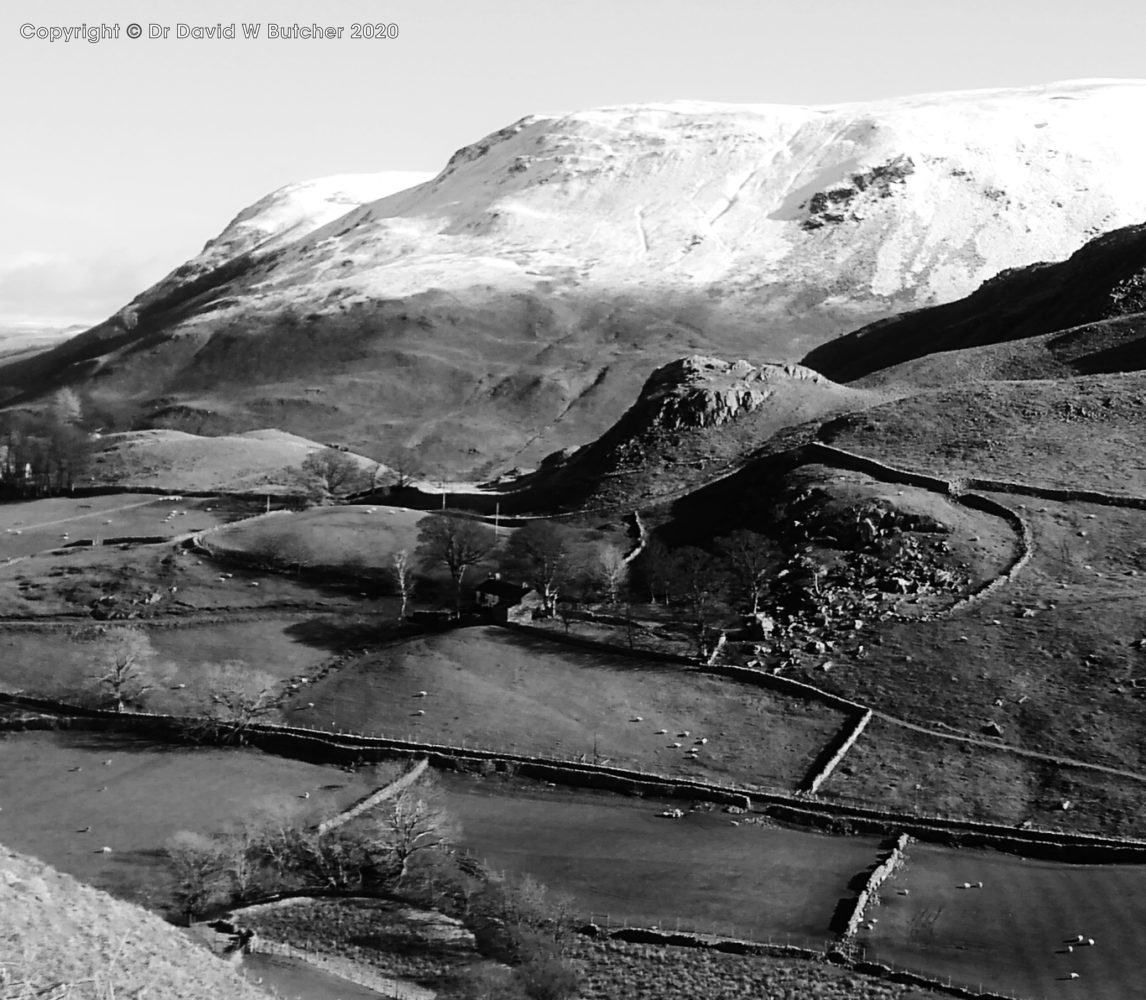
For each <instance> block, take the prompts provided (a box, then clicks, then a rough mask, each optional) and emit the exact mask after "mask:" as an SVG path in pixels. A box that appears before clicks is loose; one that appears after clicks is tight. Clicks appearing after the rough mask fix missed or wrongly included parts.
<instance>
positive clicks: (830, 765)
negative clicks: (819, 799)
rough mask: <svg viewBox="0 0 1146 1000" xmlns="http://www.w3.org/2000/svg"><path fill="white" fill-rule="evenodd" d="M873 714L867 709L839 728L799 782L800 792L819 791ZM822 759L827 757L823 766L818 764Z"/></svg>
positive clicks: (811, 792) (814, 792) (865, 727)
mask: <svg viewBox="0 0 1146 1000" xmlns="http://www.w3.org/2000/svg"><path fill="white" fill-rule="evenodd" d="M874 714H875V713H873V712H872V710H871V709H870V708H869V709H868V710H867V711H866V712H863V713H862V714H860V715H859V716H858V717H857V718H854V719H851V720H849V721H848V722H846V723H845V724H844V725H843V726H841V727H840V731H839V732H838V733H837V734H836V736H835V737H834V738H833V739H832V741H831V742H830V743H829V744H828V745H827V746H826V747H825V748H824V750H823V751H822V752H821V754H820V756H819V757H818V758H817V760H816V764H815V765H813V769H812V770H811V771H809V772H808V774H807V775H806V776H805V778H804V780H803V781H802V782H800V790H801V791H805V792H808V793H810V794H812V795H815V794H816V792H818V791H819V790H820V786H821V785H822V784H823V783H824V782H825V781H827V780H828V778H829V777H831V774H832V772H833V771H834V770H835V769H836V767H837V766H838V765H839V763H840V761H841V760H843V759H844V756H845V755H846V754H847V752H848V751H849V750H850V749H851V748H852V747H853V746H854V745H855V742H856V740H858V739H859V738H860V735H861V734H862V733H863V731H864V730H865V729H867V724H868V723H869V722H871V720H872V716H873V715H874ZM824 757H827V759H826V760H824V762H823V764H820V763H819V762H820V760H821V759H823V758H824ZM817 765H818V766H817Z"/></svg>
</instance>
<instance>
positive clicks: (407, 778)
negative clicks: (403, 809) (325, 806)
mask: <svg viewBox="0 0 1146 1000" xmlns="http://www.w3.org/2000/svg"><path fill="white" fill-rule="evenodd" d="M429 766H430V762H429V761H428V760H426V759H425V758H424V757H423V758H422V759H421V760H420V761H418V762H417V763H416V764H415V765H414V766H413V767H412V768H410V770H409V771H407V772H406V773H405V774H403V775H402V776H401V777H400V778H397V779H395V780H394V781H391V782H390V784H388V785H386V786H385V787H384V788H379V789H378V791H376V792H373V793H371V794H370V795H367V796H366V798H364V799H363V800H362V801H361V802H356V803H355V804H354V805H352V806H351V807H350V808H349V809H346V810H343V811H342V812H340V813H339V814H338V815H337V816H331V817H330V819H325V820H323V821H322V822H321V823H319V824H318V832H319V833H326V831H327V830H336V829H338V827H340V826H345V825H346V824H347V823H349V822H350V821H351V820H352V819H355V818H357V817H358V816H361V815H362V814H363V813H364V812H369V811H370V810H371V809H373V808H374V807H375V806H377V805H381V804H382V803H383V802H386V801H387V800H389V799H392V798H394V797H395V796H396V795H400V794H401V793H402V792H404V791H405V790H406V789H407V788H409V787H410V786H411V785H412V784H414V782H415V781H417V780H418V779H419V778H420V777H422V775H423V774H425V773H426V768H427V767H429Z"/></svg>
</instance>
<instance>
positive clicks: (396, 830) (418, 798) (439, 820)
mask: <svg viewBox="0 0 1146 1000" xmlns="http://www.w3.org/2000/svg"><path fill="white" fill-rule="evenodd" d="M374 830H375V832H376V834H377V836H378V840H379V843H380V844H381V846H382V853H383V856H384V858H385V860H386V862H387V867H388V869H389V871H390V877H391V879H392V881H393V885H394V886H395V887H396V888H397V887H400V886H401V885H402V882H403V881H404V880H405V879H406V877H407V875H408V874H409V872H410V865H411V864H412V863H413V861H414V860H415V859H416V858H418V857H419V856H421V855H422V854H423V853H424V852H427V851H439V850H442V849H443V848H445V847H446V846H447V845H448V843H449V842H450V840H451V839H453V838H455V837H456V835H457V832H456V829H455V828H454V824H453V823H452V821H451V820H450V817H449V814H448V813H447V812H446V810H445V809H444V808H443V807H442V806H441V805H440V804H438V802H437V801H436V800H435V798H434V796H433V793H432V789H431V791H430V792H427V791H426V790H425V789H422V790H420V791H419V790H416V789H407V790H406V791H404V792H402V793H401V794H400V795H398V796H397V797H396V798H394V799H392V800H391V801H390V802H389V803H387V805H386V809H385V812H384V813H382V815H380V816H379V817H378V818H377V819H375V821H374Z"/></svg>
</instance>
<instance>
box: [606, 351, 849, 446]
mask: <svg viewBox="0 0 1146 1000" xmlns="http://www.w3.org/2000/svg"><path fill="white" fill-rule="evenodd" d="M791 381H796V382H810V383H815V384H824V383H826V382H827V381H828V380H827V379H825V378H824V377H823V376H822V375H820V374H819V373H818V372H814V371H812V370H811V369H810V368H805V367H804V366H803V365H797V364H791V363H788V364H769V363H765V364H760V365H753V364H752V363H751V362H748V361H723V360H721V359H720V358H712V357H705V356H702V355H697V354H694V355H692V356H691V357H687V358H680V359H678V360H676V361H671V362H669V363H668V364H667V365H663V366H662V367H660V368H658V369H657V370H656V371H655V372H653V373H652V375H650V376H649V379H648V381H647V382H646V383H645V386H644V388H643V389H642V390H641V394H640V396H639V397H638V398H637V402H636V403H635V404H634V406H633V409H632V410H630V413H629V414H628V415H626V416H629V415H632V416H633V417H635V420H636V421H639V422H640V423H643V424H644V425H645V426H646V427H647V428H655V429H657V430H660V431H674V430H681V429H684V428H697V427H717V426H719V425H721V424H726V423H728V422H729V421H731V420H735V419H736V418H737V417H739V416H742V415H743V414H745V413H751V412H752V411H753V410H757V409H759V408H760V407H762V406H763V405H764V404H765V403H767V402H768V400H769V399H770V398H771V397H772V396H773V395H774V394H775V391H776V387H777V386H779V385H781V384H783V383H786V382H791Z"/></svg>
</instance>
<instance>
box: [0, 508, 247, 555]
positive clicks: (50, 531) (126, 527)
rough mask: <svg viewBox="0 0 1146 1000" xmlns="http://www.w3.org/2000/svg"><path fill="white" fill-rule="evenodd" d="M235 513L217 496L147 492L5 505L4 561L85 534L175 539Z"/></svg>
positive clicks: (1, 527)
mask: <svg viewBox="0 0 1146 1000" xmlns="http://www.w3.org/2000/svg"><path fill="white" fill-rule="evenodd" d="M235 516H236V514H235V513H234V512H232V511H231V509H230V508H229V507H227V506H226V505H225V504H224V503H221V502H220V501H218V500H215V499H213V498H207V499H202V498H191V497H189V498H187V499H186V500H178V501H171V500H160V499H159V497H157V496H155V495H153V494H142V493H117V494H112V495H108V496H94V497H83V498H80V497H51V498H48V499H44V500H28V501H23V502H19V503H6V504H0V560H4V559H17V558H19V557H21V556H29V555H32V554H33V553H36V552H43V551H44V550H46V549H59V548H63V547H64V546H66V545H68V544H69V543H70V542H75V541H78V540H80V539H106V538H117V537H121V536H124V535H155V536H165V537H171V538H175V537H177V536H178V535H181V534H186V533H188V532H191V531H205V530H207V529H208V528H214V527H218V526H219V525H222V524H225V523H226V522H227V521H229V520H233V519H234V517H235Z"/></svg>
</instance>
